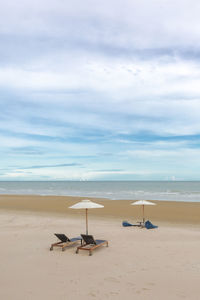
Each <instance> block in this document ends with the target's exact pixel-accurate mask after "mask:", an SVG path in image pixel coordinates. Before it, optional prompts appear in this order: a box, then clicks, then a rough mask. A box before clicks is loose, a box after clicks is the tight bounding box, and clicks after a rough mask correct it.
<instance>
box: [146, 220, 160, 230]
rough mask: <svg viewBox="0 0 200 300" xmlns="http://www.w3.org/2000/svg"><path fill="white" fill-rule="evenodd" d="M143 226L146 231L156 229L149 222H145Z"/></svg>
mask: <svg viewBox="0 0 200 300" xmlns="http://www.w3.org/2000/svg"><path fill="white" fill-rule="evenodd" d="M144 226H145V228H146V229H154V228H158V226H156V225H153V224H152V223H151V222H150V221H149V220H148V221H146V222H145V224H144Z"/></svg>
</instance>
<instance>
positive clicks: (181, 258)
mask: <svg viewBox="0 0 200 300" xmlns="http://www.w3.org/2000/svg"><path fill="white" fill-rule="evenodd" d="M77 200H80V198H72V197H39V196H4V195H2V196H1V197H0V227H1V230H0V235H1V236H0V239H1V247H0V258H1V271H0V283H1V289H0V299H3V300H18V299H19V300H33V299H34V300H35V299H37V300H40V299H50V300H51V299H55V298H57V299H61V300H66V299H67V300H68V299H69V300H71V299H74V300H76V299H77V300H78V299H83V300H86V299H89V300H90V299H98V300H99V299H116V300H118V299H123V300H126V299H139V300H140V299H141V300H143V299H144V300H146V299H148V300H149V299H164V300H165V299H170V300H171V299H172V300H173V299H191V300H193V299H195V300H197V299H200V295H199V294H200V287H199V278H200V256H199V253H200V230H199V229H200V205H199V204H198V203H192V204H190V203H176V202H173V203H170V202H157V204H158V205H157V206H154V207H147V209H146V214H147V217H149V218H150V220H151V221H152V222H153V223H155V224H157V225H159V228H158V229H155V230H146V229H139V228H133V227H130V228H124V227H122V226H121V221H122V220H123V219H126V220H129V221H131V222H135V221H136V220H139V215H140V214H141V208H140V207H133V206H130V205H129V204H130V203H131V202H132V201H111V200H103V199H102V200H100V199H98V200H97V199H96V200H95V201H96V202H98V203H103V204H104V205H105V208H104V209H96V210H90V212H89V233H91V234H93V235H94V237H95V238H99V239H107V240H108V241H109V247H108V248H107V247H102V248H101V249H97V250H95V251H94V253H93V256H88V253H87V252H85V251H80V252H79V254H75V249H76V247H70V248H68V249H66V251H65V252H62V251H61V250H60V249H55V250H54V251H49V247H50V244H51V243H53V242H55V241H56V238H55V237H54V235H53V233H55V232H57V233H65V234H67V235H69V237H74V236H77V235H79V234H80V233H84V229H85V216H84V212H82V211H76V210H70V209H68V208H67V207H68V206H69V205H71V204H73V203H75V202H77Z"/></svg>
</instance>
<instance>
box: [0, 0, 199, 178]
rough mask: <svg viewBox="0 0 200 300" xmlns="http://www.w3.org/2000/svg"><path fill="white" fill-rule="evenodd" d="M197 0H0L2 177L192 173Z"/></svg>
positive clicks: (195, 160) (195, 174) (195, 162)
mask: <svg viewBox="0 0 200 300" xmlns="http://www.w3.org/2000/svg"><path fill="white" fill-rule="evenodd" d="M199 11H200V2H199V1H198V0H190V1H189V0H181V1H180V0H173V1H172V0H148V1H147V0H117V1H116V0H109V1H105V0H101V1H96V0H84V1H83V0H73V1H67V0H54V1H53V0H48V1H47V0H40V1H39V0H35V1H32V0H31V1H30V0H23V1H20V0H19V1H14V0H7V1H3V0H0V140H1V147H0V159H1V165H0V180H174V179H175V180H200V18H199Z"/></svg>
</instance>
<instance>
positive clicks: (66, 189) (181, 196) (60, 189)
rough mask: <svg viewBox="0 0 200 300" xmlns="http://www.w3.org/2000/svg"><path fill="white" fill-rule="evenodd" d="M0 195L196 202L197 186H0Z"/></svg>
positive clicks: (69, 183) (199, 195)
mask: <svg viewBox="0 0 200 300" xmlns="http://www.w3.org/2000/svg"><path fill="white" fill-rule="evenodd" d="M0 194H29V195H59V196H61V195H63V196H81V197H94V198H99V197H100V198H108V199H111V200H120V199H127V200H138V199H139V200H140V199H144V200H168V201H189V202H199V201H200V182H197V181H190V182H175V181H173V182H170V181H117V182H116V181H110V182H109V181H104V182H102V181H96V182H94V181H93V182H89V181H87V182H74V181H65V182H64V181H54V182H45V181H40V182H39V181H38V182H35V181H33V182H22V181H20V182H0Z"/></svg>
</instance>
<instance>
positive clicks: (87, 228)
mask: <svg viewBox="0 0 200 300" xmlns="http://www.w3.org/2000/svg"><path fill="white" fill-rule="evenodd" d="M86 234H88V209H87V208H86Z"/></svg>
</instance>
